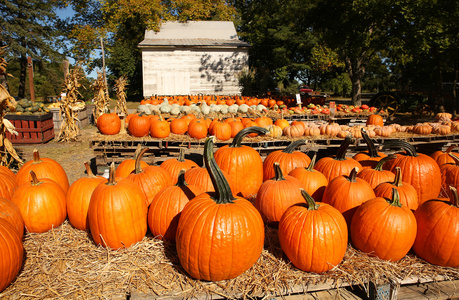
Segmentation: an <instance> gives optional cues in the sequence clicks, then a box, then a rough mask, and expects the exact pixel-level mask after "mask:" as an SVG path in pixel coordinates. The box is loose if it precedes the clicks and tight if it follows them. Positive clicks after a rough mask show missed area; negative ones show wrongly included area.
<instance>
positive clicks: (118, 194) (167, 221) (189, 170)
mask: <svg viewBox="0 0 459 300" xmlns="http://www.w3.org/2000/svg"><path fill="white" fill-rule="evenodd" d="M253 134H257V135H264V134H268V130H267V129H265V128H262V127H258V126H253V127H248V128H245V129H243V130H241V131H240V132H239V133H238V134H237V135H236V136H235V138H234V139H233V141H232V143H231V144H229V145H226V146H224V147H221V148H219V149H217V150H216V151H215V153H214V151H213V150H214V149H213V147H214V138H213V137H211V138H208V139H206V142H205V145H204V164H205V167H199V166H198V165H197V164H196V163H195V162H193V161H191V160H188V159H185V157H184V152H183V150H182V151H181V152H180V154H179V156H178V158H172V159H168V160H166V161H164V162H163V163H162V164H161V165H160V166H153V165H148V164H146V163H145V162H143V161H142V157H143V155H144V154H145V153H146V152H147V151H148V149H139V150H138V151H137V154H136V157H135V159H129V160H125V161H123V162H122V163H121V164H120V165H119V166H118V167H117V168H116V169H115V166H114V164H112V165H111V166H110V175H109V178H108V179H106V178H103V177H100V176H95V175H93V173H92V172H91V170H90V168H89V165H88V164H85V165H86V169H87V173H88V176H87V177H83V178H80V179H78V180H76V181H75V182H74V183H72V185H71V186H70V187H69V183H68V179H67V176H66V174H65V171H64V170H63V169H62V167H61V166H60V165H59V164H58V163H56V162H55V161H53V160H52V159H49V158H40V156H39V154H38V152H37V151H35V152H34V159H33V160H32V161H30V162H27V163H26V164H25V165H24V166H23V167H22V168H21V169H20V170H19V171H18V173H17V174H15V175H14V174H12V173H11V172H8V171H5V174H0V182H4V185H5V187H4V188H2V189H0V190H1V191H2V192H4V194H3V195H0V196H1V197H3V198H6V199H7V200H2V201H1V202H0V203H1V205H0V212H2V213H1V214H0V216H1V218H0V253H1V254H2V261H1V262H0V268H1V269H0V270H1V272H0V279H1V281H0V288H1V289H4V288H5V287H6V286H7V285H8V284H9V283H10V282H11V281H12V280H13V279H14V277H15V276H16V275H17V273H18V271H19V269H20V267H21V264H22V259H23V249H22V242H21V239H22V232H23V228H24V225H25V226H26V228H27V230H28V231H29V232H46V231H48V230H50V229H51V228H55V227H57V226H59V225H61V224H62V222H63V221H64V220H65V219H66V217H67V216H68V219H69V222H70V223H71V224H72V225H73V226H74V227H75V228H78V229H80V230H86V231H90V232H91V235H92V238H93V240H94V242H95V243H96V244H100V245H102V246H104V247H108V248H111V249H119V248H123V247H129V246H130V245H132V244H134V243H136V242H139V241H141V240H142V239H144V237H145V234H146V232H147V230H148V228H149V229H150V231H151V232H152V234H153V235H154V236H155V237H156V238H159V239H166V240H174V241H175V243H176V249H177V255H178V257H179V259H180V262H181V264H182V266H183V268H184V269H185V270H186V272H188V274H190V276H192V277H193V278H197V279H202V280H208V281H219V280H225V279H230V278H234V277H237V276H239V275H240V274H242V273H243V272H244V271H246V270H247V269H249V268H250V267H251V266H252V265H253V264H254V263H255V262H256V261H257V260H258V258H259V256H260V254H261V252H262V249H263V244H264V226H265V225H268V226H274V227H277V228H278V234H279V240H280V244H281V247H282V249H283V251H284V252H285V254H286V256H287V257H288V258H289V259H290V260H291V261H292V263H293V264H294V265H295V266H296V267H298V268H299V269H301V270H304V271H307V272H315V273H322V272H326V271H328V270H330V269H331V268H333V267H334V266H336V265H338V264H339V263H340V262H341V261H342V259H343V257H344V254H345V252H346V249H347V247H348V239H350V240H351V244H352V245H353V246H354V247H355V248H357V249H359V250H361V251H363V252H367V253H371V255H374V256H377V257H379V258H381V259H385V260H391V261H397V260H399V259H401V258H402V257H404V256H405V255H406V254H407V253H408V251H409V250H410V249H411V248H413V250H414V252H415V253H416V254H417V255H418V256H419V257H421V258H422V259H425V260H426V261H428V262H431V263H433V264H437V265H441V266H449V267H457V266H459V261H458V258H459V255H458V253H457V252H458V251H459V250H457V247H454V242H451V240H456V239H457V238H458V236H459V230H456V228H457V227H458V226H457V223H458V221H459V219H458V218H459V215H458V213H459V207H458V204H459V203H458V196H457V191H456V188H457V186H458V183H459V177H458V175H456V174H459V172H458V170H459V169H458V166H459V165H458V164H459V157H458V155H456V154H454V153H453V152H452V150H453V149H454V147H455V146H456V145H454V147H451V148H450V149H448V150H447V152H445V153H437V154H436V155H437V157H436V158H435V159H434V158H432V157H429V156H427V155H424V154H421V153H417V152H416V151H415V149H414V147H413V146H412V145H410V144H409V143H407V142H404V141H392V142H389V143H387V144H384V145H383V146H384V148H387V149H400V150H402V151H401V152H398V153H396V154H392V155H386V154H384V153H383V152H379V151H377V149H376V147H375V145H374V144H373V142H372V140H371V139H370V138H369V137H368V136H367V134H366V132H365V131H362V135H363V136H364V138H365V140H366V141H367V144H368V150H367V151H362V152H359V153H357V154H356V155H355V156H354V157H352V158H351V157H348V156H347V155H346V152H347V148H348V146H349V144H350V143H351V142H352V139H351V137H349V136H348V137H346V138H345V139H344V141H343V143H342V144H341V147H340V148H339V150H338V152H337V154H336V155H334V156H332V157H322V158H320V159H318V160H317V161H316V159H317V157H316V156H315V155H314V156H313V157H312V159H311V158H310V157H309V156H308V155H306V154H305V153H303V152H301V151H297V150H296V149H297V148H298V147H299V146H301V145H304V144H306V143H307V141H306V140H298V141H295V142H292V143H291V144H290V145H289V146H288V147H286V149H284V150H279V151H274V152H272V153H270V154H269V155H268V156H267V157H266V158H265V160H264V161H262V158H261V157H260V154H259V153H258V152H257V151H256V150H254V149H253V148H251V147H248V146H245V145H241V141H242V140H243V139H244V138H245V137H246V136H250V135H253ZM444 155H448V156H451V157H452V159H453V162H452V163H451V162H450V163H447V164H442V165H441V166H439V164H438V163H437V161H441V159H440V158H439V157H442V156H444ZM0 170H2V169H0ZM449 186H451V188H449ZM442 188H443V189H446V188H448V191H451V192H450V194H449V199H442V198H438V196H439V194H440V192H441V190H442ZM8 191H9V192H8ZM8 199H11V201H9V200H8ZM3 203H5V204H3ZM5 212H6V213H5ZM3 216H7V218H9V221H4V220H1V219H3ZM22 222H23V223H22ZM445 241H448V242H447V243H446V242H445ZM4 258H6V259H4Z"/></svg>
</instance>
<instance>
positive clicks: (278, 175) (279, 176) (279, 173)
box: [273, 162, 285, 181]
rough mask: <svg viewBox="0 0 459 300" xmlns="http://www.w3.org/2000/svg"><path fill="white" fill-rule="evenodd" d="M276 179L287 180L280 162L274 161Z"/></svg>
mask: <svg viewBox="0 0 459 300" xmlns="http://www.w3.org/2000/svg"><path fill="white" fill-rule="evenodd" d="M273 180H275V181H281V180H285V177H284V174H282V169H281V167H280V164H279V163H278V162H275V163H274V178H273Z"/></svg>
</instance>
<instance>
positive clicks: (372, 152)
mask: <svg viewBox="0 0 459 300" xmlns="http://www.w3.org/2000/svg"><path fill="white" fill-rule="evenodd" d="M360 131H361V132H362V138H363V139H364V140H365V143H366V144H367V148H368V156H370V157H381V156H380V155H379V154H378V150H377V149H376V147H375V144H374V143H373V141H372V140H371V139H370V137H369V136H368V133H367V131H366V130H365V128H362V129H360Z"/></svg>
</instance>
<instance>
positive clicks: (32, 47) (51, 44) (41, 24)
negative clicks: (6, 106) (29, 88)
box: [0, 0, 62, 97]
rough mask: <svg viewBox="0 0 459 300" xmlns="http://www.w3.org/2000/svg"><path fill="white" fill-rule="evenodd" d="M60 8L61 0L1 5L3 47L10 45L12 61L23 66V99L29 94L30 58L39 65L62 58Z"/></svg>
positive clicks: (20, 91)
mask: <svg viewBox="0 0 459 300" xmlns="http://www.w3.org/2000/svg"><path fill="white" fill-rule="evenodd" d="M58 5H59V3H58V0H40V1H39V0H26V1H20V0H2V1H0V12H1V17H0V46H4V45H8V48H7V58H8V60H12V59H16V60H18V61H19V63H20V72H19V86H18V91H17V92H18V96H19V97H24V96H25V91H26V72H27V56H31V57H32V58H33V60H34V61H36V62H38V61H45V60H46V61H50V62H51V61H56V60H57V59H59V58H62V55H61V54H59V52H58V49H60V48H61V46H62V44H61V42H62V40H61V39H60V38H59V37H60V36H59V31H58V30H57V29H56V28H55V27H54V26H53V25H54V24H56V21H57V18H56V14H55V12H54V9H55V8H56V7H57V6H58Z"/></svg>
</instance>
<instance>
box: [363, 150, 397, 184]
mask: <svg viewBox="0 0 459 300" xmlns="http://www.w3.org/2000/svg"><path fill="white" fill-rule="evenodd" d="M395 157H396V156H395V155H389V156H386V157H384V158H383V159H381V160H380V161H378V163H377V164H376V166H375V167H374V169H371V168H364V169H362V170H361V171H360V172H359V173H357V177H359V178H362V179H363V180H365V181H366V182H368V183H369V184H370V186H371V188H372V189H374V188H375V187H376V186H378V185H379V184H380V183H383V182H388V181H393V180H394V179H395V174H394V173H392V172H391V171H388V170H383V165H384V164H385V163H386V162H387V161H389V160H391V159H394V158H395Z"/></svg>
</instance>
